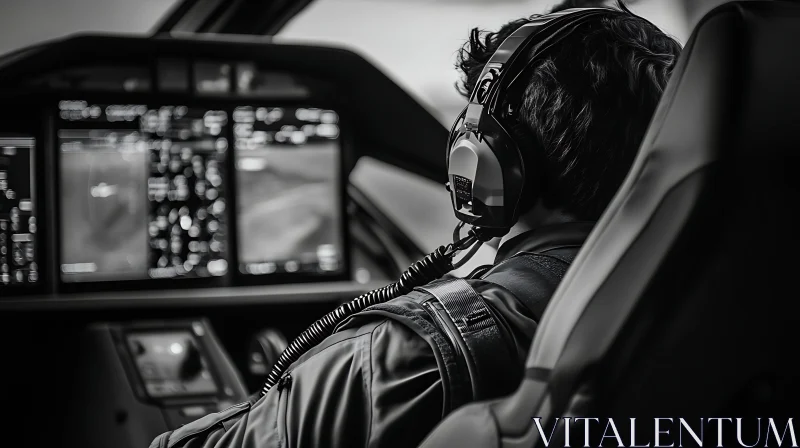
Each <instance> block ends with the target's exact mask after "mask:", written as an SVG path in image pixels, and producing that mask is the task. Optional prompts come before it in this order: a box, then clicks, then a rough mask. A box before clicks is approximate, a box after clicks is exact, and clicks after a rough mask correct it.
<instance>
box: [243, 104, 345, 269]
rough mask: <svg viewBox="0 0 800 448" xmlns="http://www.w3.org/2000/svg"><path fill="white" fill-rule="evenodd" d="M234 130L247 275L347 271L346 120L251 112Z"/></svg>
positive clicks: (275, 110) (286, 110) (295, 111)
mask: <svg viewBox="0 0 800 448" xmlns="http://www.w3.org/2000/svg"><path fill="white" fill-rule="evenodd" d="M233 123H234V125H233V126H234V128H233V131H234V138H235V141H234V154H235V156H236V177H237V187H238V188H237V194H238V196H237V201H238V202H237V216H238V230H239V234H238V237H239V240H238V241H239V244H238V246H239V270H240V272H241V273H243V274H250V275H269V274H276V273H277V274H295V273H297V274H333V273H341V272H343V269H344V266H343V264H344V263H343V255H342V254H343V252H344V248H343V246H344V240H343V231H344V229H343V226H342V216H341V209H342V207H341V184H340V182H341V180H340V179H339V177H340V171H341V144H340V138H339V116H338V114H337V113H336V112H335V111H332V110H323V109H315V108H291V107H249V106H248V107H238V108H236V109H235V110H234V111H233Z"/></svg>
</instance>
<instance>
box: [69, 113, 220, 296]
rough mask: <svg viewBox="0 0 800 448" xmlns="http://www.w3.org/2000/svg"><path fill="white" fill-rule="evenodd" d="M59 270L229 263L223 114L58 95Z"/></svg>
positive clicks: (184, 269)
mask: <svg viewBox="0 0 800 448" xmlns="http://www.w3.org/2000/svg"><path fill="white" fill-rule="evenodd" d="M59 117H60V120H59V123H58V125H59V126H58V145H59V163H60V188H59V193H60V196H61V211H60V215H61V232H60V234H61V261H60V263H61V278H62V280H63V281H65V282H87V281H88V282H96V281H118V280H138V279H147V278H175V277H212V276H222V275H224V274H225V273H226V272H227V270H228V263H227V258H226V253H227V248H226V243H227V228H226V225H227V219H226V205H227V193H226V191H225V177H226V172H225V154H226V152H227V150H228V141H227V138H226V129H227V125H228V114H227V113H226V112H225V111H221V110H206V109H198V108H190V107H186V106H180V105H177V106H151V105H141V104H116V105H103V104H91V103H88V102H86V101H61V102H60V103H59Z"/></svg>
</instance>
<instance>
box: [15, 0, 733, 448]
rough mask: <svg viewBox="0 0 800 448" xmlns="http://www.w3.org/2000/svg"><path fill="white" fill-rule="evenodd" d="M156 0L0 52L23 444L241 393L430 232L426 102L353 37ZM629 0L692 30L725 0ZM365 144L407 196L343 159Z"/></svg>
mask: <svg viewBox="0 0 800 448" xmlns="http://www.w3.org/2000/svg"><path fill="white" fill-rule="evenodd" d="M318 1H319V2H324V0H318ZM171 3H174V5H172V6H171V8H169V9H168V11H167V13H166V14H165V15H164V17H162V19H161V20H160V21H159V23H158V24H157V26H156V27H155V28H154V29H153V30H152V32H149V33H147V34H142V35H132V34H111V33H105V32H104V33H97V32H79V33H76V34H69V35H67V36H63V37H59V38H56V39H52V40H47V41H45V42H41V43H36V44H32V45H28V46H25V47H23V48H19V49H14V50H12V51H9V52H8V53H6V54H5V55H2V56H0V101H2V103H1V104H2V107H0V341H2V347H3V351H2V358H0V359H2V363H1V364H2V367H3V368H2V369H0V385H2V388H3V392H2V394H0V396H2V397H3V398H2V401H3V403H4V404H5V405H6V407H9V408H13V409H14V410H15V411H14V413H13V414H12V416H11V417H10V419H8V418H7V419H5V422H6V424H7V425H9V426H10V427H16V428H20V429H19V431H20V432H24V433H25V434H26V436H25V437H26V440H27V442H26V444H27V445H29V446H62V445H64V443H66V444H67V445H68V446H82V447H101V446H105V447H108V446H115V447H141V446H148V444H149V443H150V442H151V441H152V440H153V438H154V437H156V436H157V435H159V434H161V433H163V432H165V431H167V430H170V429H174V428H177V427H180V426H181V425H183V424H185V423H188V422H190V421H193V420H196V419H198V418H200V417H202V416H204V415H206V414H209V413H212V412H216V411H219V410H222V409H225V408H227V407H230V406H231V405H233V404H235V403H239V402H241V401H244V400H245V399H247V397H248V396H250V395H251V394H253V393H255V392H257V391H258V390H259V389H260V388H261V386H262V385H263V384H264V381H265V379H266V377H267V374H268V373H269V371H270V369H271V368H272V366H273V364H274V363H275V362H276V360H277V358H278V356H279V355H280V354H281V352H282V351H283V349H285V348H286V346H287V345H288V343H289V342H290V341H291V340H292V339H293V338H294V337H295V336H297V335H298V334H300V332H302V331H303V330H304V329H305V328H306V327H308V326H309V325H310V324H312V323H313V322H314V321H315V320H316V319H317V318H319V317H320V316H323V315H324V314H325V313H327V312H328V311H330V310H331V309H333V308H335V307H336V306H338V305H340V304H342V303H344V302H346V301H349V300H351V299H353V298H354V297H357V296H359V295H361V294H363V293H365V292H367V291H371V290H374V289H376V288H380V287H382V286H384V285H386V284H388V283H390V282H392V281H394V280H395V279H397V278H398V277H399V276H400V275H401V273H402V272H403V271H404V270H405V269H406V267H407V266H409V265H410V264H411V263H413V262H414V261H415V260H418V259H420V258H422V257H424V256H425V255H426V254H427V253H429V252H430V251H431V249H432V248H430V247H427V245H426V243H425V242H424V241H425V237H424V236H422V237H421V236H420V235H419V234H414V231H410V230H409V228H408V227H407V226H405V225H403V223H401V222H399V221H398V219H397V216H398V215H399V214H400V215H402V214H403V213H405V212H409V211H410V209H414V207H418V204H420V203H423V202H424V201H425V200H426V199H425V197H424V196H425V193H424V191H427V190H415V189H414V188H415V186H418V185H421V184H425V185H426V188H427V187H428V186H430V185H435V188H437V189H440V190H441V191H444V186H443V185H444V183H445V182H446V173H447V170H446V166H445V158H444V155H443V154H444V149H443V148H444V147H445V146H446V143H447V138H448V128H447V126H446V125H444V124H443V122H442V120H441V119H440V118H439V117H437V115H436V114H434V113H432V112H431V109H430V107H429V106H428V105H426V104H424V102H423V101H420V100H419V98H418V97H417V96H416V94H414V93H410V92H409V91H408V89H407V88H405V87H404V86H401V84H400V83H398V82H397V81H396V78H395V77H393V76H392V75H391V73H389V74H387V73H386V71H387V69H386V68H385V67H383V66H380V65H379V64H377V63H375V62H374V61H373V60H372V59H371V58H369V57H367V56H364V55H362V54H361V53H360V52H359V51H357V50H356V49H351V48H347V47H345V46H337V45H326V44H322V43H321V44H312V43H292V42H284V41H281V40H280V39H273V36H274V35H275V34H277V32H278V30H279V29H281V27H283V26H285V25H286V24H287V23H289V22H290V21H291V20H292V19H293V18H294V17H295V16H297V15H298V14H301V12H302V11H303V10H304V9H305V8H306V7H309V4H312V5H313V4H314V3H315V2H311V1H307V0H306V1H301V0H298V1H289V0H286V1H278V0H274V1H266V2H257V1H237V2H222V1H211V2H205V1H200V0H194V1H192V0H183V1H177V2H171ZM345 3H347V2H345ZM362 3H363V2H362ZM389 3H391V2H389ZM407 3H408V7H409V8H414V7H417V6H415V5H418V4H419V3H426V2H411V1H409V2H407ZM431 3H441V4H443V6H441V7H442V8H447V7H448V3H450V2H447V1H443V0H442V1H435V2H431ZM467 3H470V4H474V3H475V2H474V1H472V2H467ZM502 3H514V2H498V4H502ZM517 3H519V4H520V5H517V6H518V9H520V8H521V9H522V10H524V9H525V8H529V9H533V8H538V9H540V10H544V9H546V7H547V6H548V4H546V3H547V2H537V1H532V2H522V1H520V2H517ZM551 3H552V2H551ZM630 3H631V8H634V9H635V8H637V7H641V8H642V9H643V10H647V11H659V10H666V9H669V8H676V10H677V9H679V10H680V11H681V12H680V15H681V17H682V20H684V21H685V22H686V25H685V27H686V29H690V28H691V26H692V25H693V22H692V20H693V18H694V17H698V20H699V17H700V16H702V15H703V14H704V13H705V12H706V11H708V10H710V9H711V8H712V7H714V6H716V5H717V4H719V3H722V2H721V1H717V2H714V1H697V2H695V1H694V0H687V1H685V2H678V1H675V2H665V1H650V0H641V1H636V2H633V1H632V2H630ZM667 3H669V5H668V4H667ZM673 3H674V4H673ZM689 4H691V5H689ZM701 4H702V6H701ZM653 5H655V6H653ZM687 5H689V6H687ZM485 7H487V6H486V5H481V6H480V8H485ZM498 7H508V5H505V6H498ZM3 8H5V6H3ZM648 8H649V9H648ZM8 10H9V11H10V10H11V9H10V7H9V9H8ZM687 11H688V12H687ZM530 12H531V13H533V12H537V11H534V10H531V11H530ZM87 13H89V12H87ZM34 25H35V23H31V26H34ZM467 29H468V28H467V27H464V32H463V33H461V34H462V35H463V36H464V37H466V31H467ZM459 44H460V42H454V43H453V45H451V46H452V49H453V50H455V49H456V48H457V46H458V45H459ZM398 45H399V44H398ZM445 62H447V64H451V62H450V61H445ZM448 67H449V65H448ZM422 69H423V68H422V67H420V70H422ZM442 88H443V89H444V88H451V89H452V86H451V85H444V86H442ZM365 160H371V161H373V162H371V163H379V164H382V165H385V166H387V167H389V168H390V169H391V170H394V171H397V172H403V173H405V174H404V175H406V176H410V177H409V178H410V179H411V181H409V182H410V184H409V186H408V189H407V190H400V191H394V193H395V194H396V195H398V196H405V197H406V199H407V203H397V204H387V203H385V202H382V203H379V202H380V201H377V200H376V199H375V196H374V195H372V194H371V192H370V191H367V189H365V188H364V184H363V183H359V182H354V181H353V180H352V176H353V172H354V170H355V169H356V167H357V165H358V164H359V163H364V161H365ZM387 176H389V175H387ZM371 181H372V182H373V184H375V185H377V186H378V187H383V188H385V189H392V188H393V189H395V190H397V189H402V188H404V187H403V185H405V184H397V183H393V181H392V179H391V178H390V177H386V178H381V176H375V177H374V178H373V179H372V180H371ZM383 182H386V183H385V184H384V185H382V186H381V185H380V184H381V183H383ZM421 192H422V193H421ZM444 197H445V201H446V200H447V199H446V197H447V196H446V194H445V196H444ZM415 204H416V205H415ZM442 209H444V210H446V212H447V213H452V212H451V210H449V204H448V203H444V204H442ZM422 215H424V213H422V214H418V215H416V217H415V218H413V219H418V220H424V216H422ZM449 218H452V217H449ZM448 223H450V222H449V221H448ZM448 225H449V224H448ZM451 231H452V227H448V228H446V229H443V232H444V234H445V235H449V232H451ZM447 242H448V241H442V242H441V244H445V243H447ZM489 256H490V257H491V254H490V255H489ZM32 416H37V418H36V419H34V418H33V417H32ZM39 417H46V418H47V419H48V420H50V421H51V422H52V425H49V426H48V430H47V431H43V430H42V426H41V423H40V419H39ZM64 441H69V442H64Z"/></svg>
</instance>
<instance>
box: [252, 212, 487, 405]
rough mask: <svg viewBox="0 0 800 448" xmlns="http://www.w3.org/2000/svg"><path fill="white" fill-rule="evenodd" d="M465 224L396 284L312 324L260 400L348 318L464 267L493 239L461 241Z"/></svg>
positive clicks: (472, 233)
mask: <svg viewBox="0 0 800 448" xmlns="http://www.w3.org/2000/svg"><path fill="white" fill-rule="evenodd" d="M463 225H464V223H463V222H462V223H459V224H458V226H456V228H455V231H454V232H453V242H452V243H450V244H448V245H446V246H439V247H438V248H437V249H436V250H435V251H433V252H432V253H430V254H429V255H427V256H426V257H425V258H423V259H422V260H419V261H417V262H416V263H414V264H412V265H411V266H410V267H409V268H408V269H407V270H406V271H405V272H403V274H402V275H401V276H400V280H398V281H397V282H395V283H392V284H390V285H387V286H384V287H383V288H378V289H376V290H373V291H370V292H368V293H365V294H362V295H360V296H358V297H356V298H355V299H353V300H352V301H350V302H347V303H344V304H342V305H340V306H338V307H337V308H336V309H335V310H333V311H331V312H330V313H328V314H326V315H325V316H323V317H322V318H321V319H319V320H317V321H316V322H314V323H313V324H311V326H310V327H308V328H307V329H306V330H305V331H303V332H302V333H301V334H300V336H298V337H297V338H296V339H295V340H293V341H292V343H291V344H289V346H288V347H286V350H284V351H283V353H281V356H280V357H279V358H278V361H277V362H276V363H275V365H274V366H273V367H272V371H271V372H270V373H269V376H267V381H266V383H265V384H264V387H263V388H262V389H261V394H260V397H263V396H264V395H266V394H267V392H269V390H270V389H271V388H272V387H273V386H274V385H275V384H277V383H278V381H279V380H280V379H281V376H283V374H284V372H286V369H288V368H289V366H291V365H292V363H294V362H295V361H297V360H298V359H300V357H301V356H303V354H305V353H306V352H307V351H309V350H310V349H312V348H313V347H315V346H316V345H317V344H319V343H320V342H322V341H323V340H324V339H325V338H326V337H328V336H330V335H331V334H332V333H333V330H334V329H335V328H336V326H337V325H339V324H340V323H341V322H343V321H344V320H345V319H347V318H348V317H350V316H352V315H353V314H356V313H358V312H360V311H363V310H365V309H367V308H369V307H371V306H373V305H377V304H379V303H384V302H387V301H389V300H392V299H394V298H397V297H400V296H402V295H403V294H408V293H409V292H411V291H412V290H413V289H414V288H416V287H418V286H423V285H426V284H428V283H430V282H432V281H433V280H436V279H439V278H441V277H442V276H444V275H445V274H446V273H448V272H450V271H452V270H453V269H457V268H459V267H461V266H463V265H464V263H466V262H467V261H468V260H469V259H470V258H472V257H473V256H474V255H475V253H476V252H477V251H478V248H480V246H481V245H482V244H483V243H484V242H486V241H488V240H489V239H491V238H493V237H494V236H493V235H491V234H489V233H486V232H484V231H482V230H481V229H480V228H475V227H473V228H471V229H470V230H469V232H467V236H465V237H463V238H461V237H460V232H461V228H462V227H463ZM467 249H468V251H467V253H466V254H465V255H464V256H463V257H461V259H459V260H458V261H457V262H455V263H454V262H453V258H454V257H455V255H456V254H457V253H458V252H460V251H463V250H467Z"/></svg>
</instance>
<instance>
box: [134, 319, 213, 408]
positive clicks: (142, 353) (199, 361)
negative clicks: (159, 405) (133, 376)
mask: <svg viewBox="0 0 800 448" xmlns="http://www.w3.org/2000/svg"><path fill="white" fill-rule="evenodd" d="M127 343H128V349H129V350H130V353H131V356H133V360H134V363H135V365H136V369H137V370H138V371H139V375H140V376H141V378H142V382H143V383H144V387H145V390H146V391H147V394H148V395H149V396H150V397H152V398H169V397H175V396H190V395H214V394H216V393H217V392H218V389H217V385H216V383H215V382H214V377H213V376H212V375H211V372H210V370H209V367H208V361H207V360H206V359H205V357H204V356H203V354H202V352H201V351H200V349H199V348H198V345H197V341H196V340H195V339H194V337H193V336H192V334H191V333H189V332H188V331H172V332H158V333H152V332H147V333H131V334H128V336H127Z"/></svg>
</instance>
